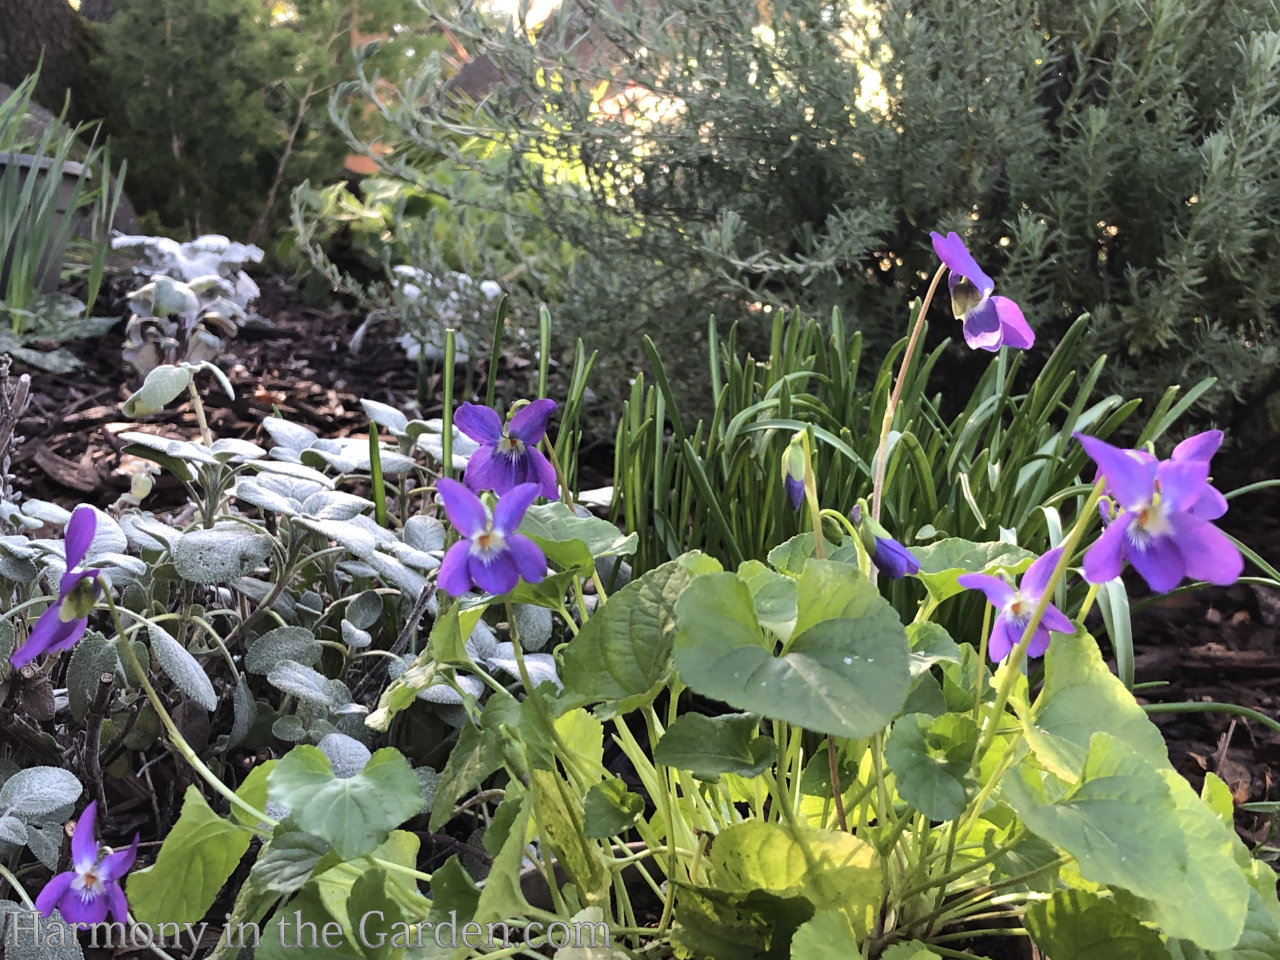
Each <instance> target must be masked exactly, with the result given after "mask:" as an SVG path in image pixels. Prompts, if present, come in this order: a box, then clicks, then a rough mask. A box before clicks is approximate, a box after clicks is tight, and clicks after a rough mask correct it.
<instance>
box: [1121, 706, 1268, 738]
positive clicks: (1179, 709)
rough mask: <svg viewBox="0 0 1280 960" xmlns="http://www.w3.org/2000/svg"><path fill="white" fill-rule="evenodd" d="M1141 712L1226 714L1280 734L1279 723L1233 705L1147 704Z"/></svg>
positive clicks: (1245, 708)
mask: <svg viewBox="0 0 1280 960" xmlns="http://www.w3.org/2000/svg"><path fill="white" fill-rule="evenodd" d="M1142 709H1143V710H1145V711H1146V712H1147V714H1148V715H1151V714H1154V713H1227V714H1231V715H1232V716H1236V717H1247V718H1248V719H1250V720H1257V721H1258V723H1260V724H1262V725H1263V726H1264V727H1266V728H1267V729H1268V730H1271V731H1272V732H1274V733H1280V722H1278V721H1276V720H1274V719H1272V718H1271V717H1269V716H1267V715H1266V714H1265V713H1261V712H1259V711H1257V710H1254V709H1252V708H1250V707H1242V706H1239V705H1238V704H1234V703H1216V702H1214V701H1207V702H1205V701H1194V700H1193V701H1187V702H1182V703H1148V704H1144V705H1143V707H1142Z"/></svg>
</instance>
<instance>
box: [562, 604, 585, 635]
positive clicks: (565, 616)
mask: <svg viewBox="0 0 1280 960" xmlns="http://www.w3.org/2000/svg"><path fill="white" fill-rule="evenodd" d="M556 613H558V614H560V619H562V620H563V621H564V625H565V626H566V627H567V628H568V630H569V632H570V633H572V634H573V635H574V636H575V637H576V636H577V635H578V631H579V630H580V629H582V628H581V627H579V626H578V624H577V623H576V622H575V621H574V619H573V614H571V613H570V612H569V608H568V607H566V606H565V605H564V601H563V600H561V601H560V607H559V609H557V610H556Z"/></svg>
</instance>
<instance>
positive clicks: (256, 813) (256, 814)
mask: <svg viewBox="0 0 1280 960" xmlns="http://www.w3.org/2000/svg"><path fill="white" fill-rule="evenodd" d="M99 582H100V583H102V587H103V590H102V593H103V596H105V597H106V600H107V608H108V609H109V610H110V611H111V620H112V623H114V624H115V628H116V633H117V635H118V636H119V637H120V642H119V643H118V644H117V646H118V647H119V648H120V653H121V655H122V657H123V659H124V660H125V662H126V663H128V665H129V667H130V669H132V670H133V672H134V674H135V675H136V676H137V679H138V684H139V686H141V687H142V689H143V692H144V693H146V695H147V699H148V700H150V701H151V707H152V709H154V710H155V712H156V716H158V717H159V718H160V723H161V724H163V726H164V728H165V731H166V732H167V733H168V734H169V739H170V740H171V741H172V743H173V746H174V749H176V750H177V751H178V753H179V754H180V755H181V757H182V759H184V760H186V761H187V763H188V764H190V765H191V768H192V769H193V770H195V771H196V773H198V774H200V776H201V777H202V778H203V779H204V781H205V782H206V783H208V784H209V786H210V787H212V788H213V789H214V790H215V791H216V792H218V793H220V794H221V795H222V796H223V797H225V798H226V799H227V801H228V802H229V803H230V804H231V805H232V806H234V807H238V808H239V809H240V810H241V811H243V812H244V813H246V814H248V816H249V817H250V818H251V819H253V820H256V821H258V822H261V823H264V824H266V825H267V826H268V827H269V828H270V829H271V830H274V829H275V828H276V827H277V826H279V825H280V822H279V821H278V820H275V819H273V818H271V817H269V816H267V815H266V813H264V812H263V811H261V810H259V809H258V808H257V807H255V806H253V805H252V804H250V803H248V802H246V801H245V800H244V799H243V798H242V797H240V796H239V795H238V794H237V793H236V792H235V791H234V790H232V789H231V788H230V787H228V786H227V785H226V784H225V783H223V782H222V780H221V779H220V778H219V777H218V775H217V774H216V773H214V772H213V771H212V770H210V769H209V768H208V767H207V766H205V764H204V761H203V760H201V759H200V758H199V757H198V756H197V755H196V752H195V751H194V750H192V749H191V745H190V744H189V743H187V741H186V738H185V737H183V736H182V733H181V732H180V731H179V730H178V725H177V724H176V723H174V722H173V717H171V716H169V711H168V710H167V709H165V705H164V701H162V700H161V699H160V694H158V693H157V692H156V688H155V687H153V686H152V685H151V681H150V680H149V679H147V672H146V671H145V670H143V669H142V664H141V663H139V662H138V656H137V654H135V653H134V652H133V643H132V642H131V641H130V640H129V635H128V633H127V632H126V630H125V628H124V622H123V621H122V620H121V619H120V611H119V610H118V609H117V608H116V602H115V600H114V598H112V596H111V589H110V587H109V586H108V585H107V584H106V583H105V582H102V577H101V576H99Z"/></svg>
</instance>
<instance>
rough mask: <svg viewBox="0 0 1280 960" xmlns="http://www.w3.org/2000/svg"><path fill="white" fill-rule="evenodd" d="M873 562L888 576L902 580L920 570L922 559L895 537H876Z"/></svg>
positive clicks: (872, 554) (872, 556)
mask: <svg viewBox="0 0 1280 960" xmlns="http://www.w3.org/2000/svg"><path fill="white" fill-rule="evenodd" d="M871 562H872V563H874V564H875V565H876V569H877V570H879V571H880V572H881V573H883V574H884V575H885V576H886V577H890V578H892V579H894V580H901V579H902V578H903V577H906V576H911V575H913V574H917V573H919V572H920V561H919V560H917V559H916V558H915V556H914V555H913V554H912V552H911V551H910V550H908V549H907V548H906V547H904V546H903V545H902V544H900V543H899V542H898V541H897V540H895V539H893V537H876V538H875V547H874V548H873V549H872V551H871Z"/></svg>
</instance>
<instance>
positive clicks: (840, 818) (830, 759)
mask: <svg viewBox="0 0 1280 960" xmlns="http://www.w3.org/2000/svg"><path fill="white" fill-rule="evenodd" d="M827 769H828V770H829V771H830V773H831V796H832V798H833V799H834V800H835V806H836V823H837V824H838V825H839V826H840V832H841V833H848V832H849V821H848V820H847V819H846V818H845V815H844V797H843V796H842V795H841V787H840V758H839V757H838V756H837V754H836V739H835V737H831V736H828V737H827Z"/></svg>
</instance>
